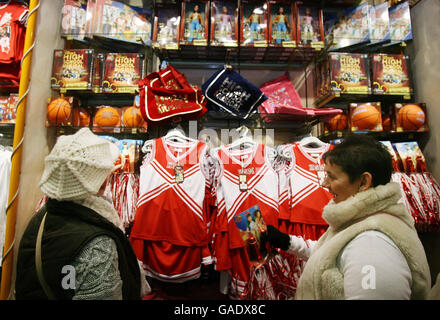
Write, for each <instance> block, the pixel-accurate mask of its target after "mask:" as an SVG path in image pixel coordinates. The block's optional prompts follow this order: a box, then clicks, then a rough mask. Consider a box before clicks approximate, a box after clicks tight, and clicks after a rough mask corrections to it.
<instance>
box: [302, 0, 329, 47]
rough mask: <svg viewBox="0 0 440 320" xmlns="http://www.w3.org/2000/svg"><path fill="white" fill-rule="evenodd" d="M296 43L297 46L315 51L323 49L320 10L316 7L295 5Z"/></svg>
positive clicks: (322, 27)
mask: <svg viewBox="0 0 440 320" xmlns="http://www.w3.org/2000/svg"><path fill="white" fill-rule="evenodd" d="M296 14H297V16H296V21H297V27H296V30H297V41H298V45H301V46H306V47H312V48H316V49H322V48H324V26H323V24H322V23H323V22H322V21H323V20H322V19H323V18H322V10H321V9H319V8H318V7H313V6H307V5H303V4H300V5H297V6H296Z"/></svg>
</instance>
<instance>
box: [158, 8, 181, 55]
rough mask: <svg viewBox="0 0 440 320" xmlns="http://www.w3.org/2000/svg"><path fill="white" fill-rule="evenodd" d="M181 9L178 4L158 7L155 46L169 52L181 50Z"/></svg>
mask: <svg viewBox="0 0 440 320" xmlns="http://www.w3.org/2000/svg"><path fill="white" fill-rule="evenodd" d="M179 38H180V8H179V6H178V5H177V4H162V5H159V4H157V5H156V9H155V17H154V28H153V46H154V47H156V48H163V49H168V50H177V49H179Z"/></svg>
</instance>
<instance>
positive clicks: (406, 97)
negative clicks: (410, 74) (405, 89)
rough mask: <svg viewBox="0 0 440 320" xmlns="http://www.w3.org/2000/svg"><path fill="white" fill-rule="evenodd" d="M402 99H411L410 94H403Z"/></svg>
mask: <svg viewBox="0 0 440 320" xmlns="http://www.w3.org/2000/svg"><path fill="white" fill-rule="evenodd" d="M403 99H405V100H409V99H411V96H410V95H406V96H403Z"/></svg>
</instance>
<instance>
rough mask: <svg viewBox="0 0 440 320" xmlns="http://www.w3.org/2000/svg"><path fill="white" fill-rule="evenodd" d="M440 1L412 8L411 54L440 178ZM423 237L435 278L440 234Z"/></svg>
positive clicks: (433, 166) (430, 155) (431, 163)
mask: <svg viewBox="0 0 440 320" xmlns="http://www.w3.org/2000/svg"><path fill="white" fill-rule="evenodd" d="M439 17H440V1H439V0H422V1H421V2H419V3H418V4H417V5H416V6H414V7H413V8H412V9H411V19H412V27H413V36H414V40H413V42H412V44H410V46H409V48H408V54H409V55H410V57H411V62H412V68H411V69H412V73H413V80H414V81H413V83H414V86H415V92H416V97H415V98H416V101H419V102H425V103H426V105H427V113H428V125H429V127H430V128H429V132H430V133H429V139H428V141H427V143H426V145H425V148H424V149H423V153H424V155H425V157H426V160H427V166H428V170H429V171H431V172H432V173H433V174H434V177H435V178H436V180H437V181H440V126H439V123H440V99H439V93H440V59H439V52H440V18H439ZM420 238H421V240H422V242H423V244H424V246H425V251H426V254H427V257H428V261H429V263H430V267H431V275H432V278H433V280H435V277H436V275H437V274H438V273H439V272H440V233H439V232H436V233H423V234H420Z"/></svg>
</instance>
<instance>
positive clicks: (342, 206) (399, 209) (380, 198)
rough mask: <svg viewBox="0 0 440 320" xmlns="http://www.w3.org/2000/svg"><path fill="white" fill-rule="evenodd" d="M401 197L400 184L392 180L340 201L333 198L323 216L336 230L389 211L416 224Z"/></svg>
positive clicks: (411, 223) (406, 221)
mask: <svg viewBox="0 0 440 320" xmlns="http://www.w3.org/2000/svg"><path fill="white" fill-rule="evenodd" d="M401 198H402V193H401V190H400V186H399V185H398V184H397V183H395V182H390V183H387V184H386V185H379V186H377V187H375V188H370V189H368V190H366V191H362V192H359V193H357V194H355V195H353V196H351V197H350V198H348V199H346V200H344V201H342V202H339V203H334V201H333V200H331V201H330V202H329V203H328V204H327V206H325V207H324V210H323V213H322V218H323V219H324V220H325V221H327V223H328V224H329V226H330V227H332V228H333V229H334V230H337V229H339V228H341V227H344V226H346V225H347V224H349V223H350V222H353V221H355V220H358V219H362V218H364V217H366V216H369V215H371V214H374V213H389V214H392V215H394V216H396V217H398V218H400V219H402V220H403V221H404V222H405V223H407V224H408V225H414V220H413V218H412V216H411V215H410V214H409V213H408V211H407V210H406V208H405V206H404V205H403V204H402V203H398V201H399V200H400V199H401Z"/></svg>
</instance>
